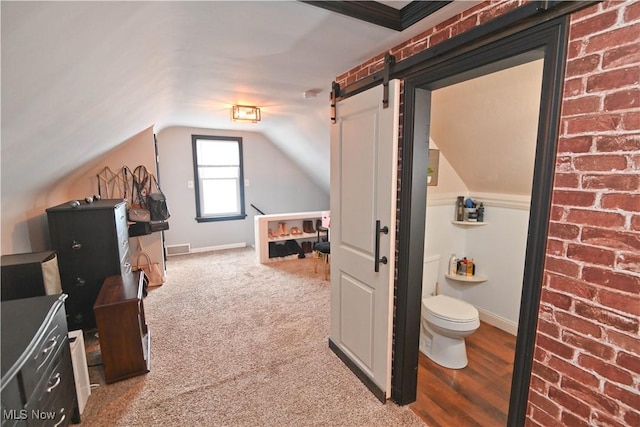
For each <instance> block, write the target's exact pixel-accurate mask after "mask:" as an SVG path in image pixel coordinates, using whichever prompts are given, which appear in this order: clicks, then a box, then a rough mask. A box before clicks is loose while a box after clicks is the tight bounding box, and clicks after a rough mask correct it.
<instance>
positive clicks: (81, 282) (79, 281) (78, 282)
mask: <svg viewBox="0 0 640 427" xmlns="http://www.w3.org/2000/svg"><path fill="white" fill-rule="evenodd" d="M85 283H86V280H84V279H83V278H82V277H77V278H76V286H84V284H85Z"/></svg>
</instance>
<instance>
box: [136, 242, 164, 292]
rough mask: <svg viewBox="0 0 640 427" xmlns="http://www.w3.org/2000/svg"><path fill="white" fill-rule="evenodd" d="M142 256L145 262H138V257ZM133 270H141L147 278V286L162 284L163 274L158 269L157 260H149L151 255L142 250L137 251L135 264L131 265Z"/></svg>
mask: <svg viewBox="0 0 640 427" xmlns="http://www.w3.org/2000/svg"><path fill="white" fill-rule="evenodd" d="M141 257H143V258H144V260H143V261H146V264H141V263H140V258H141ZM133 269H134V271H139V270H142V271H143V272H144V275H145V277H146V278H147V280H148V285H147V286H148V287H150V288H153V287H157V286H162V284H163V283H164V275H163V274H162V272H161V271H160V266H159V265H158V263H157V262H153V263H152V262H151V257H150V256H149V254H148V253H146V252H144V251H140V252H138V258H137V259H136V265H135V266H134V267H133Z"/></svg>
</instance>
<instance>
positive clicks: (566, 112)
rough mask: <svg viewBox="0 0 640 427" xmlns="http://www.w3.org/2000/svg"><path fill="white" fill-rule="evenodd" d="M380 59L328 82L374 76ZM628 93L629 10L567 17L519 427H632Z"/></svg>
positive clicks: (639, 375)
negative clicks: (539, 284)
mask: <svg viewBox="0 0 640 427" xmlns="http://www.w3.org/2000/svg"><path fill="white" fill-rule="evenodd" d="M520 4H521V2H520V1H515V0H514V1H505V2H485V3H482V4H480V5H477V6H475V7H473V8H471V9H469V10H467V11H465V12H463V13H461V14H460V15H458V16H456V17H454V18H452V19H449V20H448V21H446V22H443V23H442V24H440V25H438V26H436V27H435V28H432V29H430V30H428V31H426V32H424V33H422V34H420V35H419V36H416V37H414V38H412V39H411V40H407V41H406V42H404V43H402V44H400V45H399V46H397V47H395V48H393V49H391V51H390V52H391V53H392V54H393V55H395V56H396V59H397V60H402V59H404V58H407V57H409V56H411V55H413V54H415V53H417V52H420V51H423V50H425V49H427V48H429V47H431V46H433V45H435V44H437V43H439V42H441V41H443V40H446V39H448V38H450V37H452V36H455V35H456V34H459V33H460V32H463V31H465V30H467V29H469V28H472V27H473V26H475V25H479V24H482V23H484V22H486V21H488V20H490V19H491V18H493V17H495V16H498V15H500V14H502V13H504V12H506V11H508V10H511V9H513V8H516V7H518V6H519V5H520ZM383 58H384V53H381V54H380V55H378V56H376V57H375V58H372V59H371V60H369V61H366V62H365V63H363V64H362V65H360V66H358V67H356V68H354V69H352V70H350V71H349V72H347V73H345V74H343V75H341V76H339V77H338V78H337V79H336V81H338V83H340V84H341V85H342V86H344V85H346V84H350V83H353V82H354V81H356V80H358V79H361V78H363V77H365V76H367V75H369V74H370V73H373V72H375V71H378V70H380V69H382V66H383ZM639 85H640V2H634V1H627V2H620V1H616V2H612V1H605V2H603V3H599V4H597V5H594V6H591V7H589V8H588V9H584V10H582V11H580V12H577V13H575V14H574V15H573V16H572V17H571V30H570V41H569V46H568V57H567V67H566V77H565V85H564V98H563V104H562V116H561V123H560V138H559V141H558V146H559V150H558V154H557V162H556V177H555V182H554V190H553V200H552V212H551V218H550V230H549V235H548V238H549V240H548V246H547V257H546V264H545V274H544V282H543V290H542V295H541V306H540V312H539V316H538V317H539V321H538V322H539V323H538V332H537V340H536V349H535V355H534V366H533V370H532V378H531V387H530V391H529V405H528V409H527V414H528V415H527V424H528V425H530V426H545V427H547V426H554V425H558V426H583V425H584V426H587V425H607V426H609V425H610V426H631V425H634V426H640V393H639V391H638V390H639V389H640V344H639V342H640V341H638V340H639V338H640V298H639V295H640V89H639ZM400 154H401V153H400Z"/></svg>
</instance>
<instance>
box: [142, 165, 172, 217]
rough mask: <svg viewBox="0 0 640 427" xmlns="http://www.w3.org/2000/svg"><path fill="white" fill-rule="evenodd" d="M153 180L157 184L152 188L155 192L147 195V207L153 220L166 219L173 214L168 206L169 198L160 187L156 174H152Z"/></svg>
mask: <svg viewBox="0 0 640 427" xmlns="http://www.w3.org/2000/svg"><path fill="white" fill-rule="evenodd" d="M151 181H152V184H153V185H154V186H155V188H152V191H153V192H151V193H149V196H148V197H147V207H148V208H149V212H150V213H151V221H166V220H168V219H169V217H170V216H171V213H170V212H169V207H168V206H167V198H166V197H165V195H164V193H163V192H162V190H161V189H160V185H158V180H157V179H156V177H155V176H153V175H151Z"/></svg>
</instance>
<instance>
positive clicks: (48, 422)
mask: <svg viewBox="0 0 640 427" xmlns="http://www.w3.org/2000/svg"><path fill="white" fill-rule="evenodd" d="M74 398H75V384H74V380H73V368H72V364H71V353H70V350H69V343H68V341H66V342H65V343H64V345H63V347H62V348H61V349H60V351H59V352H58V354H56V356H55V358H54V359H53V360H52V363H51V364H50V366H49V367H48V369H47V370H46V371H45V373H44V375H43V376H42V379H41V381H40V383H39V384H38V387H37V388H36V390H35V391H34V393H33V395H32V396H31V398H30V399H29V401H28V402H27V404H26V406H25V409H26V411H27V414H28V418H27V423H28V425H29V426H54V425H60V426H62V425H68V424H69V422H70V421H71V415H72V408H73V404H74Z"/></svg>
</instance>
